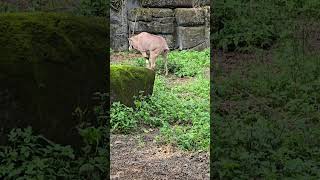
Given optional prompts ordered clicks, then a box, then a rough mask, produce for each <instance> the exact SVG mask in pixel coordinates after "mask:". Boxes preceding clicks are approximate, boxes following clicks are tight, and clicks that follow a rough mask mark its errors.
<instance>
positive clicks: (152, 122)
mask: <svg viewBox="0 0 320 180" xmlns="http://www.w3.org/2000/svg"><path fill="white" fill-rule="evenodd" d="M209 52H210V51H209V49H207V50H205V51H202V52H196V51H181V52H179V51H173V52H170V54H169V58H168V59H169V60H168V67H169V69H170V72H171V73H172V74H174V75H175V76H176V77H177V78H178V77H185V76H189V77H193V79H192V81H188V83H180V84H178V85H174V86H169V85H170V83H171V82H170V80H169V79H167V78H166V77H165V76H163V72H162V71H163V69H164V67H163V62H162V61H161V60H160V61H157V69H158V70H157V72H158V74H157V76H156V80H155V84H154V92H153V95H152V96H151V97H149V98H145V97H137V98H136V101H135V107H134V108H130V107H126V106H124V105H121V104H120V103H114V104H113V105H112V108H111V130H112V132H114V133H116V132H117V133H129V132H132V131H135V130H136V129H137V128H138V127H140V126H151V127H158V128H160V131H161V133H160V136H159V137H158V138H157V139H158V140H159V141H161V142H164V143H173V144H176V145H178V146H179V147H181V148H182V149H185V150H199V149H202V150H208V149H209V142H210V134H209V132H210V131H209V127H210V126H209V124H210V114H209V111H210V109H209V108H210V106H209V91H210V86H209V79H208V78H207V77H205V76H204V71H205V70H206V69H207V68H208V67H209V64H210V55H209ZM130 62H131V63H133V64H135V65H140V66H145V64H144V63H145V60H144V59H143V58H138V59H133V60H130ZM122 63H127V62H122Z"/></svg>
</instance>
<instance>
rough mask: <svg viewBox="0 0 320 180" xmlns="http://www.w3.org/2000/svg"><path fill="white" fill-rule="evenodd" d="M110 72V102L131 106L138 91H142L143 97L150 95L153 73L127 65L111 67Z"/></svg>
mask: <svg viewBox="0 0 320 180" xmlns="http://www.w3.org/2000/svg"><path fill="white" fill-rule="evenodd" d="M110 70H111V71H110V82H111V83H110V84H111V87H110V88H111V94H112V95H111V99H112V101H120V102H122V103H123V104H125V105H128V106H131V105H133V100H134V98H133V97H134V96H138V95H139V91H144V93H143V95H151V94H152V91H153V84H154V78H155V73H154V71H152V70H149V69H147V68H143V67H135V66H128V65H111V67H110Z"/></svg>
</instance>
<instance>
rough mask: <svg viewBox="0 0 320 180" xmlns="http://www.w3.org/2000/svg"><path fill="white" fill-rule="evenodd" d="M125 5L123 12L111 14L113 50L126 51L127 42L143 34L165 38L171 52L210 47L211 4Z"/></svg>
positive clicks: (133, 0) (184, 0) (142, 1)
mask: <svg viewBox="0 0 320 180" xmlns="http://www.w3.org/2000/svg"><path fill="white" fill-rule="evenodd" d="M123 2H124V3H123V6H122V9H121V10H120V11H118V12H117V13H116V11H115V10H111V14H110V19H111V34H110V38H111V48H112V49H113V50H115V51H123V50H127V49H128V40H127V38H128V37H129V36H131V35H132V34H133V33H134V34H139V33H140V32H143V31H144V32H149V33H152V34H156V35H161V36H163V37H164V38H165V39H166V40H167V43H168V45H169V48H170V49H180V50H184V49H195V50H202V49H204V48H207V47H210V6H209V5H210V0H161V1H159V0H124V1H123ZM132 4H134V6H132Z"/></svg>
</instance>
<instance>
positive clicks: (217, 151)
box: [210, 0, 320, 179]
mask: <svg viewBox="0 0 320 180" xmlns="http://www.w3.org/2000/svg"><path fill="white" fill-rule="evenodd" d="M215 3H216V6H214V12H215V13H214V14H213V16H215V17H216V20H215V24H213V25H212V26H216V29H215V31H214V34H213V36H212V38H213V40H214V42H215V43H214V46H215V47H217V48H221V49H224V50H229V51H230V50H245V51H247V50H250V51H251V52H253V53H254V54H255V55H258V54H259V53H260V52H262V54H261V55H262V56H255V58H253V59H255V60H251V61H248V60H247V59H239V61H244V62H243V63H239V64H241V66H239V67H237V68H235V70H231V72H229V71H228V72H227V71H223V70H224V69H221V68H220V67H219V66H218V64H215V65H214V72H215V77H213V80H214V82H213V84H212V87H213V92H212V93H213V94H212V96H211V98H212V102H211V103H212V116H211V117H212V124H211V131H212V132H211V133H212V141H211V143H212V144H211V149H210V150H211V158H212V159H211V166H212V167H211V171H210V173H211V176H212V177H213V178H215V179H233V178H234V177H236V178H237V179H319V178H320V173H319V172H320V163H319V162H320V161H319V160H320V159H319V157H320V156H319V154H320V151H319V149H320V145H319V143H320V141H319V138H317V137H318V136H319V135H320V123H319V122H320V119H319V118H320V111H319V98H320V96H319V89H320V73H319V72H320V55H319V53H318V52H316V53H315V54H310V52H311V51H310V52H309V50H311V48H310V49H309V47H311V46H313V47H314V48H319V46H318V47H317V45H316V44H311V43H312V42H314V41H310V42H308V39H311V40H312V38H313V40H315V38H316V37H312V36H311V33H310V32H311V31H313V30H312V28H314V27H311V24H314V21H315V20H316V19H318V18H319V15H320V11H319V8H318V7H319V1H316V0H306V1H302V0H294V1H286V0H281V1H275V0H271V1H253V0H250V1H249V0H243V1H236V0H231V1H228V3H225V4H224V5H222V4H219V3H222V1H219V0H218V1H215ZM316 22H317V21H316ZM316 27H318V26H316ZM318 29H319V28H316V32H317V30H318ZM270 47H272V48H271V51H270V50H269V53H271V54H269V55H268V56H264V55H263V54H264V53H265V52H264V50H261V49H269V48H270ZM237 55H239V57H242V56H241V54H240V53H239V54H237ZM227 63H228V62H227Z"/></svg>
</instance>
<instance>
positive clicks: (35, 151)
mask: <svg viewBox="0 0 320 180" xmlns="http://www.w3.org/2000/svg"><path fill="white" fill-rule="evenodd" d="M101 95H102V94H101ZM101 100H102V101H101V102H102V104H104V101H105V96H104V95H103V96H101ZM96 113H97V114H96V115H97V120H98V121H99V124H101V125H100V126H96V127H93V126H85V127H79V129H78V130H79V134H80V135H81V137H82V139H83V142H84V145H83V146H82V147H81V149H74V148H72V147H71V146H69V145H68V146H63V145H59V144H56V143H54V142H52V141H50V140H48V139H47V138H45V137H43V136H42V135H38V134H35V133H34V131H33V130H32V128H31V127H28V128H23V129H20V128H18V129H12V130H11V132H10V133H9V134H8V138H9V142H8V144H7V145H5V146H3V145H2V146H0V179H17V180H18V179H39V180H40V179H50V180H51V179H97V180H99V179H101V180H102V179H105V178H106V177H108V176H109V174H108V169H107V167H108V163H109V157H108V154H109V151H108V149H109V148H108V147H109V142H108V138H109V131H108V128H107V126H106V125H105V122H106V119H105V118H106V112H105V111H104V110H103V106H98V107H97V108H96Z"/></svg>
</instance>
